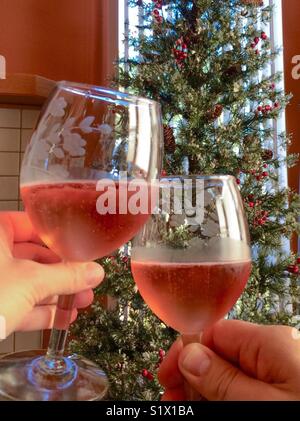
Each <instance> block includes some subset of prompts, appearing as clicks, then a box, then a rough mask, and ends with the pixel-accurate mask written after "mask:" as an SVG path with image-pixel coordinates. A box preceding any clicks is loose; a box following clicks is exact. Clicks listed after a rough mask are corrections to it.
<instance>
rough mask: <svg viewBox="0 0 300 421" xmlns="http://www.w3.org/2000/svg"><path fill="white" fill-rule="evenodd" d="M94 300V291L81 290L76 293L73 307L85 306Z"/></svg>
mask: <svg viewBox="0 0 300 421" xmlns="http://www.w3.org/2000/svg"><path fill="white" fill-rule="evenodd" d="M93 301H94V292H93V290H92V289H88V290H86V291H82V292H80V293H79V294H76V297H75V302H74V307H75V308H86V307H88V306H90V305H91V304H92V302H93Z"/></svg>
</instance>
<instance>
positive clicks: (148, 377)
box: [147, 371, 154, 381]
mask: <svg viewBox="0 0 300 421" xmlns="http://www.w3.org/2000/svg"><path fill="white" fill-rule="evenodd" d="M147 379H148V380H150V381H152V380H153V379H154V376H153V374H152V373H150V371H148V374H147Z"/></svg>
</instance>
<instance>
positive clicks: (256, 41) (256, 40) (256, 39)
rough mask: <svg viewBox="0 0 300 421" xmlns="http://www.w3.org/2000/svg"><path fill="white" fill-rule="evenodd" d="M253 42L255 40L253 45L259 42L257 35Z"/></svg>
mask: <svg viewBox="0 0 300 421" xmlns="http://www.w3.org/2000/svg"><path fill="white" fill-rule="evenodd" d="M254 42H255V45H257V44H258V43H259V38H258V37H255V38H254Z"/></svg>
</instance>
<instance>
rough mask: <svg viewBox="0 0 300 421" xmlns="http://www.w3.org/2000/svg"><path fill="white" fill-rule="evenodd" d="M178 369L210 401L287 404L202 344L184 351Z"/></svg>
mask: <svg viewBox="0 0 300 421" xmlns="http://www.w3.org/2000/svg"><path fill="white" fill-rule="evenodd" d="M178 365H179V368H180V371H181V372H182V374H183V376H184V377H185V379H186V380H187V382H188V383H189V384H190V385H191V386H192V387H193V388H194V389H195V390H197V392H199V394H200V395H202V396H203V397H205V398H206V399H207V400H212V401H243V400H245V401H261V400H268V401H271V400H284V398H285V394H284V393H283V392H281V391H279V390H278V389H276V388H275V387H273V386H271V385H269V384H267V383H263V382H261V381H259V380H256V379H253V378H251V377H248V376H247V375H245V374H244V373H243V372H242V371H240V370H239V369H238V368H237V367H235V366H233V365H232V364H230V363H229V362H228V361H225V360H223V359H222V358H220V357H219V356H218V355H217V354H215V353H214V352H213V351H211V350H210V349H209V348H206V347H205V346H203V345H201V344H190V345H187V346H185V347H184V349H183V350H182V352H181V353H180V356H179V361H178Z"/></svg>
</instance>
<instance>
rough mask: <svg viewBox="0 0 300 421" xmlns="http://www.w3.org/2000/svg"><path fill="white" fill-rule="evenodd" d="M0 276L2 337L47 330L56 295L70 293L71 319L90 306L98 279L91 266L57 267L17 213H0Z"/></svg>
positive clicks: (55, 259)
mask: <svg viewBox="0 0 300 421" xmlns="http://www.w3.org/2000/svg"><path fill="white" fill-rule="evenodd" d="M0 273H1V279H0V316H2V320H5V324H6V332H5V333H6V336H8V335H9V334H10V333H12V332H14V331H29V330H42V329H49V328H51V327H52V325H53V320H54V315H55V309H56V303H57V296H58V295H70V294H76V298H75V304H74V309H73V312H72V321H74V320H75V319H76V317H77V309H78V308H84V307H87V306H88V305H90V304H91V302H92V301H93V291H92V288H95V287H96V286H97V285H98V284H99V283H100V282H101V281H102V280H103V277H104V272H103V269H102V268H101V266H100V265H98V264H96V263H68V264H63V263H60V259H59V258H58V257H57V256H56V255H55V254H54V253H53V252H52V251H50V250H49V249H47V248H46V247H44V246H43V243H42V242H41V240H40V239H39V238H38V236H37V235H36V234H35V232H34V230H33V227H32V225H31V223H30V221H29V219H28V217H27V215H26V214H25V213H23V212H1V213H0Z"/></svg>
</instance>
